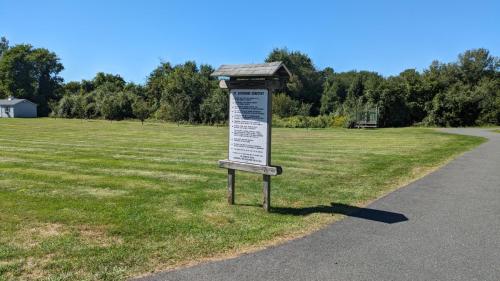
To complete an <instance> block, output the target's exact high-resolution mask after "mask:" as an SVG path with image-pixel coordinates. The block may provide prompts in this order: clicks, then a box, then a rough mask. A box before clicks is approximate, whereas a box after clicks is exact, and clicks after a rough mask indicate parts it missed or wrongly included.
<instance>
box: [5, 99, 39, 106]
mask: <svg viewBox="0 0 500 281" xmlns="http://www.w3.org/2000/svg"><path fill="white" fill-rule="evenodd" d="M24 101H27V102H30V103H32V104H35V103H33V102H31V101H29V100H27V99H10V100H9V99H0V105H16V104H18V103H21V102H24Z"/></svg>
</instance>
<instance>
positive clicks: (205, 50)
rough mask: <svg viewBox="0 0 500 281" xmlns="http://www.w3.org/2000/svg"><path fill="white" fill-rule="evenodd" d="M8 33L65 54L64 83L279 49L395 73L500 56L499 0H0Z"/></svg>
mask: <svg viewBox="0 0 500 281" xmlns="http://www.w3.org/2000/svg"><path fill="white" fill-rule="evenodd" d="M0 36H6V37H7V38H8V39H9V40H10V42H11V44H17V43H30V44H32V45H34V46H35V47H45V48H48V49H49V50H51V51H54V52H56V53H57V55H58V56H59V57H60V58H61V61H62V63H63V64H64V67H65V70H64V71H63V72H62V73H61V75H62V76H63V77H64V78H65V81H70V80H81V79H90V78H92V77H93V76H94V75H95V73H96V72H98V71H104V72H109V73H116V74H120V75H121V76H122V77H124V78H125V79H126V80H127V81H134V82H138V83H144V81H145V79H146V77H147V75H148V74H149V73H150V72H151V71H152V70H153V69H154V68H155V67H156V66H157V65H158V64H159V63H160V61H162V60H163V61H170V62H172V63H174V64H178V63H182V62H184V61H186V60H195V61H196V62H197V63H208V64H211V65H213V66H214V67H217V66H219V65H220V64H224V63H228V64H230V63H258V62H262V61H263V60H264V59H265V57H266V56H267V54H268V53H269V52H270V51H271V50H272V49H273V48H275V47H287V48H288V49H289V50H298V51H302V52H305V53H307V54H308V55H309V56H310V57H311V58H312V59H313V61H314V63H315V64H316V66H317V67H318V68H320V69H322V68H324V67H326V66H331V67H333V68H334V70H335V71H346V70H352V69H356V70H373V71H377V72H379V73H381V74H383V75H392V74H398V73H399V72H401V71H402V70H404V69H406V68H416V69H418V70H422V69H423V68H425V67H427V66H428V65H429V64H430V63H431V62H432V60H434V59H438V60H440V61H443V62H449V61H453V60H455V59H456V56H457V54H458V53H460V52H463V51H464V50H466V49H471V48H479V47H484V48H487V49H489V50H490V51H491V52H492V53H493V54H494V55H496V56H500V1H493V0H492V1H482V0H470V1H453V0H442V1H439V0H433V1H427V0H425V1H424V0H413V1H410V0H399V1H396V0H392V1H389V0H380V1H375V0H372V1H369V0H366V1H355V0H353V1H347V0H345V1H333V0H331V1H328V0H325V1H316V0H307V1H292V0H288V1H284V0H283V1H272V0H267V1H263V0H253V1H236V0H233V1H219V0H216V1H201V0H200V1H194V0H192V1H189V0H184V1H174V0H171V1H168V0H164V1H148V0H143V1H106V0H100V1H94V0H92V1H91V0H85V1H83V0H81V1H77V0H73V1H72V0H66V1H51V0H47V1H23V0H10V1H7V0H0Z"/></svg>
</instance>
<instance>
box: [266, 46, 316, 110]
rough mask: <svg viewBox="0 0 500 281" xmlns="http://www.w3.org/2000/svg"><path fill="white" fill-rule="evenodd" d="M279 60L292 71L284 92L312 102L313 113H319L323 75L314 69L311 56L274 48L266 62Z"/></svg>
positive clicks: (302, 100)
mask: <svg viewBox="0 0 500 281" xmlns="http://www.w3.org/2000/svg"><path fill="white" fill-rule="evenodd" d="M273 61H281V62H283V63H284V64H285V65H286V67H287V68H288V69H289V70H290V72H291V73H292V77H291V78H290V80H289V82H288V83H287V89H286V93H287V94H288V95H290V96H291V97H292V98H294V99H297V100H299V101H301V102H304V103H311V104H313V110H312V111H313V114H317V113H319V106H320V100H321V94H322V92H323V89H322V84H323V76H322V75H321V72H319V71H317V70H316V67H315V66H314V64H313V62H312V60H311V58H309V56H307V55H306V54H304V53H301V52H296V51H292V52H290V51H288V49H274V50H273V51H272V52H271V53H270V54H269V55H268V56H267V58H266V62H273Z"/></svg>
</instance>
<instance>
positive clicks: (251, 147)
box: [229, 89, 269, 166]
mask: <svg viewBox="0 0 500 281" xmlns="http://www.w3.org/2000/svg"><path fill="white" fill-rule="evenodd" d="M267 97H268V91H267V90H264V89H263V90H255V89H254V90H231V93H230V96H229V116H230V117H229V160H230V161H236V162H243V163H249V164H256V165H264V166H265V165H267V149H268V147H267V140H268V135H267V122H268V120H267V111H268V110H269V109H268V108H267Z"/></svg>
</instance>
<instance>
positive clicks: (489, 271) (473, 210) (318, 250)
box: [143, 129, 500, 281]
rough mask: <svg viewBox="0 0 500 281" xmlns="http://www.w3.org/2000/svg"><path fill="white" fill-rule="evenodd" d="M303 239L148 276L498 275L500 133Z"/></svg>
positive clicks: (367, 277)
mask: <svg viewBox="0 0 500 281" xmlns="http://www.w3.org/2000/svg"><path fill="white" fill-rule="evenodd" d="M446 131H450V132H454V133H462V134H470V135H480V136H485V137H488V138H489V139H490V141H489V142H487V143H485V144H483V145H481V146H480V147H478V148H476V149H475V150H473V151H471V152H468V153H466V154H464V155H463V156H461V157H459V158H458V159H456V160H455V161H453V162H451V163H450V164H448V165H447V166H445V167H443V168H442V169H440V170H438V171H436V172H434V173H432V174H430V175H428V176H426V177H424V178H422V179H420V180H418V181H416V182H414V183H412V184H410V185H408V186H406V187H404V188H402V189H400V190H398V191H396V192H393V193H391V194H389V195H388V196H386V197H384V198H382V199H380V200H378V201H376V202H374V203H373V204H371V205H369V206H367V208H361V209H360V210H359V211H358V212H356V213H354V214H351V215H350V216H349V217H347V218H346V219H344V220H342V221H340V222H337V223H334V224H332V225H330V226H328V227H326V228H324V229H323V230H320V231H318V232H316V233H314V234H311V235H309V236H307V237H304V238H302V239H298V240H294V241H291V242H289V243H286V244H284V245H281V246H277V247H272V248H269V249H266V250H263V251H260V252H257V253H252V254H247V255H244V256H241V257H238V258H234V259H229V260H225V261H219V262H212V263H206V264H202V265H198V266H194V267H191V268H186V269H181V270H177V271H171V272H164V273H160V274H157V275H154V276H151V277H146V278H144V279H143V280H148V281H153V280H231V281H233V280H249V281H257V280H286V281H292V280H384V281H386V280H425V281H427V280H467V281H470V280H481V281H486V280H492V281H498V280H500V134H496V133H492V132H489V131H488V130H482V129H447V130H446Z"/></svg>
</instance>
